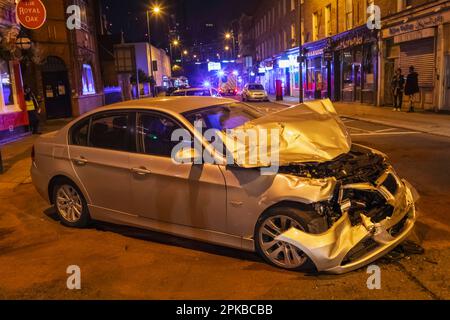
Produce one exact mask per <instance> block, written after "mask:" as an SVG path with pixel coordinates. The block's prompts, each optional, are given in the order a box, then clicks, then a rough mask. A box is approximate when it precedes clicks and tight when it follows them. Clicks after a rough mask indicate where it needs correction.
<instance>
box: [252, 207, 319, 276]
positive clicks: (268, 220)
mask: <svg viewBox="0 0 450 320" xmlns="http://www.w3.org/2000/svg"><path fill="white" fill-rule="evenodd" d="M314 217H317V215H316V214H315V213H312V212H304V211H301V210H299V209H296V208H290V207H279V208H274V209H271V210H269V211H268V212H266V213H265V214H263V215H262V216H261V217H260V218H259V219H258V222H257V225H256V228H255V236H254V239H255V247H256V251H257V253H258V254H259V255H260V256H261V257H262V258H263V259H264V260H265V261H267V262H268V263H270V264H272V265H274V266H277V267H280V268H284V269H289V270H301V269H303V268H304V267H306V266H307V265H308V262H309V258H308V256H307V255H306V254H305V253H304V252H303V251H302V250H300V249H299V248H297V247H295V246H293V245H291V244H289V243H287V242H283V241H277V240H275V238H276V237H277V236H279V235H280V234H282V233H284V232H285V231H287V230H289V229H291V228H297V229H299V230H301V231H304V232H310V230H309V227H308V226H309V224H310V223H311V222H312V221H313V220H314Z"/></svg>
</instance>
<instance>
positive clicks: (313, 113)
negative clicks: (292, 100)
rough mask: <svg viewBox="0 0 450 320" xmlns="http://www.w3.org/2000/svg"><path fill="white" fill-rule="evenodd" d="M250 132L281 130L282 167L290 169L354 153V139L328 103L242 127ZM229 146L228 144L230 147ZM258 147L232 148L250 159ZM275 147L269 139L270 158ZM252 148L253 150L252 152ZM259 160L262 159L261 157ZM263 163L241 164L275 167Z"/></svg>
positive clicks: (287, 111)
mask: <svg viewBox="0 0 450 320" xmlns="http://www.w3.org/2000/svg"><path fill="white" fill-rule="evenodd" d="M237 129H241V130H243V131H245V132H247V131H248V130H249V129H256V131H257V132H260V131H259V130H260V129H266V130H267V131H268V132H269V134H268V135H269V137H270V130H272V129H278V130H279V142H277V143H279V152H278V153H279V162H278V163H277V165H279V166H287V165H293V164H298V163H305V162H326V161H330V160H333V159H335V158H336V157H338V156H340V155H342V154H345V153H348V152H349V151H350V149H351V145H352V142H351V138H350V135H349V133H348V132H347V129H346V128H345V126H344V124H343V122H342V121H341V119H340V118H339V116H338V115H337V112H336V110H335V108H334V106H333V104H332V102H331V101H330V100H329V99H326V100H317V101H311V102H306V103H304V104H300V105H297V106H293V107H290V108H287V109H285V110H282V111H279V112H276V113H272V114H269V115H266V116H263V117H261V118H258V119H256V120H253V121H250V122H247V123H246V124H245V125H244V126H242V127H239V128H237ZM227 145H228V144H227ZM255 147H256V148H259V145H258V146H249V144H248V143H247V144H245V143H236V140H235V141H234V145H233V147H232V148H231V152H232V153H233V154H237V153H238V152H241V153H242V152H244V153H245V154H246V155H247V156H248V155H249V154H251V152H252V151H254V149H255ZM271 147H272V145H271V139H268V143H267V150H268V158H270V152H271V150H274V149H271ZM251 148H253V150H252V149H251ZM258 158H259V157H258ZM272 161H273V160H271V161H270V163H268V162H267V160H264V159H258V161H257V163H251V164H250V163H244V164H242V163H241V164H238V165H240V166H241V167H246V168H252V167H253V168H255V167H261V166H270V165H273V163H272Z"/></svg>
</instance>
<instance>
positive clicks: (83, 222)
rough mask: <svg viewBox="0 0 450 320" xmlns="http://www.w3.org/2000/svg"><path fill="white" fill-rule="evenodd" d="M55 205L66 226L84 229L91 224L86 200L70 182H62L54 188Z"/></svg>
mask: <svg viewBox="0 0 450 320" xmlns="http://www.w3.org/2000/svg"><path fill="white" fill-rule="evenodd" d="M53 203H54V204H55V208H56V212H57V213H58V216H59V218H60V220H61V223H62V224H64V225H65V226H68V227H72V228H84V227H86V226H88V225H89V223H90V220H91V219H90V215H89V210H88V207H87V203H86V200H85V199H84V196H83V194H82V193H81V191H80V189H78V187H77V186H76V185H75V184H74V183H73V182H71V181H69V180H65V179H64V180H60V181H58V182H57V183H56V185H55V186H54V188H53Z"/></svg>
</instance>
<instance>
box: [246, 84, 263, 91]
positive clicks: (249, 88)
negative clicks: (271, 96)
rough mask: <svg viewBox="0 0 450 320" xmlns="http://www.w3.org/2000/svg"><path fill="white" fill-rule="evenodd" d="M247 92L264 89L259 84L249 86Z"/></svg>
mask: <svg viewBox="0 0 450 320" xmlns="http://www.w3.org/2000/svg"><path fill="white" fill-rule="evenodd" d="M248 90H264V87H263V86H262V85H261V84H250V85H249V86H248Z"/></svg>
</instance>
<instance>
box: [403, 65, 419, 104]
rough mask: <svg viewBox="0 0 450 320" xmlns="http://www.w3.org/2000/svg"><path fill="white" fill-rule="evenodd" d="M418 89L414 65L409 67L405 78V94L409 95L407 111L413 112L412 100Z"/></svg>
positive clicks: (417, 78) (417, 75) (417, 77)
mask: <svg viewBox="0 0 450 320" xmlns="http://www.w3.org/2000/svg"><path fill="white" fill-rule="evenodd" d="M419 92H420V89H419V74H418V73H417V72H416V71H415V68H414V66H411V67H409V74H408V77H407V78H406V85H405V94H406V95H407V96H408V97H409V111H408V112H414V102H415V98H416V94H417V93H419Z"/></svg>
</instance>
